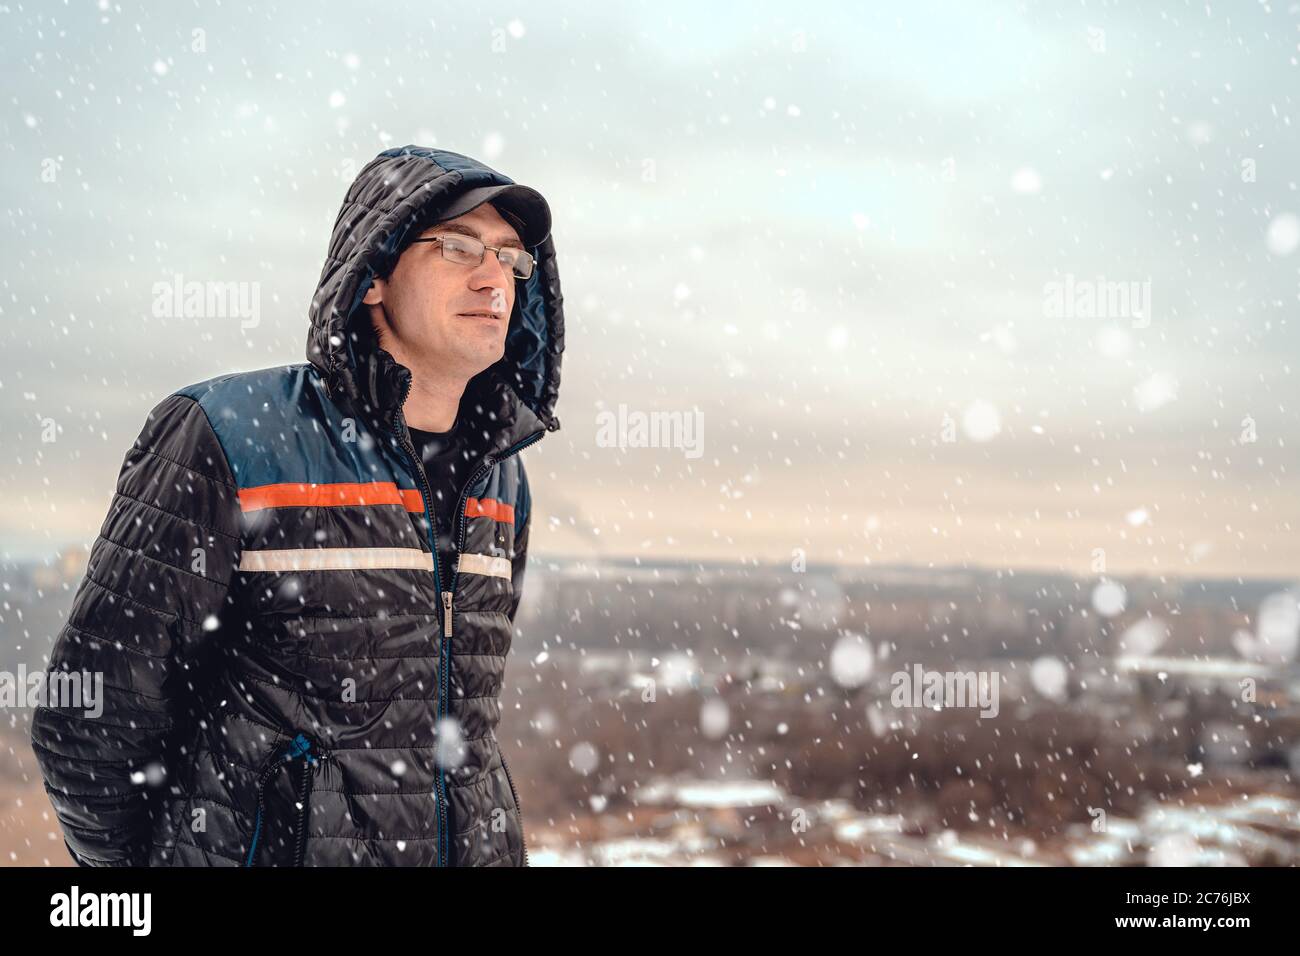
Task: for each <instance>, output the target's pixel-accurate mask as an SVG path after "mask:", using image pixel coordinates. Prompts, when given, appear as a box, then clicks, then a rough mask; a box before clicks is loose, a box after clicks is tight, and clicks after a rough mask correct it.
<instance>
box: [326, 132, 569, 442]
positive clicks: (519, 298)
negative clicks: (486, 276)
mask: <svg viewBox="0 0 1300 956" xmlns="http://www.w3.org/2000/svg"><path fill="white" fill-rule="evenodd" d="M513 183H514V180H512V179H510V178H509V177H507V176H505V175H503V174H502V173H499V172H497V171H496V170H494V169H492V168H491V167H489V166H486V165H484V164H483V163H481V162H479V161H478V160H475V159H472V158H470V157H468V156H462V155H461V154H459V153H453V152H449V151H447V150H441V149H432V148H427V147H423V146H402V147H398V148H394V149H388V150H385V151H384V152H382V153H380V154H379V155H378V156H376V157H375V158H374V159H373V160H371V161H370V162H369V163H367V164H366V166H365V168H363V169H362V170H361V172H360V173H358V174H357V178H356V180H355V181H353V183H352V185H351V187H350V188H349V189H348V192H347V196H346V197H345V198H344V200H343V206H342V208H341V209H340V210H339V214H338V218H337V219H336V220H335V222H334V231H333V234H332V235H331V236H330V244H329V252H328V254H327V255H326V258H325V266H324V268H323V269H322V271H321V276H320V281H319V282H318V283H317V286H316V293H315V295H314V296H313V297H312V304H311V310H310V316H311V330H310V332H309V333H308V337H307V358H308V360H309V361H310V362H311V363H312V365H314V366H316V368H318V369H319V370H320V372H321V374H322V376H323V377H324V379H325V381H326V383H327V386H328V388H329V391H330V394H331V395H337V396H344V397H346V398H347V399H348V400H350V401H352V402H354V403H357V404H358V405H359V406H360V408H361V410H362V411H363V412H365V413H366V414H367V415H368V416H371V417H373V418H375V419H378V420H379V421H381V422H385V423H386V422H388V421H390V420H391V418H392V416H393V415H394V413H395V412H396V411H397V409H398V407H399V406H400V403H401V402H402V400H403V397H404V396H405V394H406V390H407V388H408V387H409V384H410V377H411V372H410V370H409V369H407V368H406V367H405V366H403V365H400V364H398V363H397V362H396V360H395V359H393V357H392V355H390V354H389V353H388V352H387V351H385V350H384V349H381V348H379V345H378V341H377V340H376V337H375V332H374V329H373V326H372V325H371V322H370V317H369V315H368V313H367V311H366V309H365V307H364V306H363V305H362V303H361V300H362V298H363V297H364V296H365V294H366V291H367V290H368V289H369V288H370V286H371V284H372V282H373V281H374V279H375V277H376V276H382V275H387V274H388V272H389V270H390V269H392V267H393V266H394V265H395V264H396V262H397V257H398V251H399V250H400V249H401V248H402V246H403V243H404V242H405V239H406V237H407V235H408V234H409V235H415V234H418V233H419V232H421V231H422V230H424V229H426V228H427V227H428V226H430V225H432V224H433V223H435V222H437V221H439V220H440V219H441V218H442V216H441V212H442V210H443V209H445V208H446V207H447V205H448V204H449V203H450V202H451V201H452V200H453V199H455V198H456V197H457V196H459V195H461V194H462V193H464V192H465V191H466V190H469V189H476V188H480V187H483V186H494V185H509V184H513ZM528 251H529V252H530V253H532V255H533V256H534V258H535V259H536V263H537V264H536V267H535V268H534V270H533V274H532V275H531V276H530V277H529V278H528V279H527V280H523V281H521V282H519V283H518V291H517V293H516V295H515V304H514V310H513V311H512V312H511V314H510V325H509V328H508V330H507V332H506V346H505V354H504V355H503V356H502V358H501V360H500V361H499V362H497V363H496V364H494V365H492V366H491V367H490V368H488V369H486V370H484V371H483V372H481V373H479V375H477V376H475V377H474V379H472V380H471V381H470V384H469V387H468V388H467V389H466V392H467V395H470V394H472V395H474V396H475V400H476V403H477V405H478V406H480V407H482V408H483V409H484V410H485V413H486V416H487V418H486V419H485V420H488V421H491V422H493V426H492V429H491V430H492V432H493V435H492V438H493V440H492V442H491V444H492V445H493V446H494V447H503V446H505V445H509V444H513V443H514V442H516V441H518V440H520V439H522V438H524V437H527V436H528V435H530V434H532V433H534V432H536V431H538V430H539V429H545V430H546V431H556V430H558V429H559V427H560V422H559V419H558V418H556V416H555V402H556V399H557V397H558V395H559V389H560V356H561V353H562V352H563V351H564V308H563V297H562V296H561V294H560V278H559V273H558V271H557V268H556V262H555V245H554V242H553V239H552V238H551V237H550V236H548V237H547V238H546V239H545V240H543V241H542V242H541V243H540V244H539V245H537V246H535V247H533V248H530V249H529V250H528ZM463 407H465V406H464V402H462V408H463Z"/></svg>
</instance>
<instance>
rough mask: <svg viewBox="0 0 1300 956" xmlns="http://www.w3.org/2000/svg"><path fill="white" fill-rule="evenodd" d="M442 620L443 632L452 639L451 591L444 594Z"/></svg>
mask: <svg viewBox="0 0 1300 956" xmlns="http://www.w3.org/2000/svg"><path fill="white" fill-rule="evenodd" d="M442 619H443V630H445V631H446V632H447V636H448V637H451V592H450V591H443V592H442Z"/></svg>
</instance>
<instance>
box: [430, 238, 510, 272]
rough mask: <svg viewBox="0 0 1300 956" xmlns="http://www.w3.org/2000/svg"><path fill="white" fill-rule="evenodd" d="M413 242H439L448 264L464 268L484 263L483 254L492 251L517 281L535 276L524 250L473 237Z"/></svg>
mask: <svg viewBox="0 0 1300 956" xmlns="http://www.w3.org/2000/svg"><path fill="white" fill-rule="evenodd" d="M411 241H412V242H438V243H441V244H442V257H443V258H444V259H446V260H447V261H448V262H455V263H457V264H458V265H462V266H476V265H478V264H479V263H480V262H482V261H483V254H484V253H485V252H486V251H487V250H488V249H491V250H492V251H493V252H495V253H496V254H497V261H498V262H500V263H501V264H502V265H503V266H505V267H506V270H507V271H508V272H510V273H512V274H513V275H514V277H515V278H516V279H527V278H528V277H529V276H531V275H532V274H533V257H532V256H530V255H529V254H528V253H526V252H524V250H522V249H519V248H516V247H514V246H489V245H486V244H484V243H482V242H480V241H479V240H477V239H475V238H474V237H473V236H455V235H452V236H431V237H429V238H428V239H413V240H411Z"/></svg>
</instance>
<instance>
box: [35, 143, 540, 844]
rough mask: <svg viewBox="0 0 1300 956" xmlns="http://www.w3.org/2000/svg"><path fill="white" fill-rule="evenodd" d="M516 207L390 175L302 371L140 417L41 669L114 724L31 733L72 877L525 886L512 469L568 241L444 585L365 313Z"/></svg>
mask: <svg viewBox="0 0 1300 956" xmlns="http://www.w3.org/2000/svg"><path fill="white" fill-rule="evenodd" d="M509 182H511V180H510V179H508V178H506V177H505V176H503V175H501V174H500V173H498V172H496V171H494V170H492V169H489V168H488V167H486V166H483V165H482V164H481V163H478V162H476V161H475V160H472V159H469V158H467V157H464V156H460V155H458V154H455V153H449V152H446V151H442V150H432V149H424V148H419V147H410V146H408V147H404V148H401V149H393V150H388V151H386V152H384V153H382V154H380V155H379V156H378V157H376V159H375V160H374V161H372V162H371V163H369V164H368V165H367V166H366V167H365V168H364V169H363V170H362V171H361V173H360V175H359V176H358V177H357V180H356V182H354V183H353V185H352V187H351V188H350V189H349V191H348V194H347V198H346V200H345V202H344V204H343V208H342V210H341V211H340V213H339V216H338V220H337V222H336V224H335V227H334V234H333V237H332V239H331V241H330V248H329V256H328V258H327V260H326V263H325V268H324V270H323V272H322V274H321V279H320V284H319V287H318V288H317V291H316V295H315V298H314V300H313V302H312V307H311V332H310V335H309V340H308V350H307V354H308V358H309V359H310V362H307V363H302V364H298V365H289V366H280V367H276V368H268V369H263V370H260V371H256V372H245V373H240V374H234V375H225V376H221V377H219V378H215V379H212V380H210V381H207V382H203V383H200V384H197V385H192V386H189V387H187V388H183V389H180V390H179V391H177V392H176V393H175V394H173V395H170V396H168V397H167V398H165V399H164V400H163V401H162V402H160V403H159V404H158V406H157V407H156V408H154V409H153V411H152V412H151V413H150V415H149V420H148V422H147V423H146V425H145V426H144V429H143V431H142V432H141V434H140V437H139V438H138V439H137V440H136V443H135V447H134V448H133V449H132V450H131V451H130V452H129V453H128V454H127V456H126V460H125V462H124V464H123V466H122V471H121V476H120V479H119V481H118V486H117V493H116V495H115V496H114V498H113V502H112V506H111V508H110V510H109V514H108V517H107V518H106V520H105V522H104V525H103V528H102V529H101V531H100V535H99V538H98V539H97V540H96V542H95V544H94V547H93V549H92V551H91V555H90V566H89V570H88V572H87V575H86V579H85V581H84V582H83V583H82V584H81V587H80V588H79V590H78V591H77V593H76V596H75V599H74V603H73V606H72V611H71V615H70V617H69V620H68V622H67V625H66V627H65V628H64V629H63V631H62V633H61V634H60V635H59V637H58V640H57V642H56V644H55V646H54V650H53V653H52V656H51V662H50V667H51V670H67V671H79V672H99V673H102V675H103V683H104V706H103V712H102V714H101V715H99V716H97V717H88V716H86V714H85V712H84V711H83V710H80V709H76V708H72V707H56V706H50V705H49V704H48V703H47V704H46V705H43V706H41V707H40V708H38V709H37V711H36V712H35V714H34V717H33V723H32V746H33V748H34V750H35V753H36V756H37V760H38V762H39V764H40V767H41V771H42V773H43V775H44V777H45V783H46V789H47V791H48V793H49V795H50V799H51V801H52V803H53V805H54V809H55V811H56V812H57V813H58V817H59V820H60V822H61V824H62V827H63V832H64V836H65V839H66V843H67V846H68V848H69V850H70V851H71V852H72V853H73V855H74V857H75V858H76V859H77V861H78V862H79V863H81V864H82V865H90V866H124V865H154V866H198V865H211V866H243V865H255V866H265V865H277V866H291V865H304V864H305V865H332V864H337V865H404V866H518V865H526V863H527V853H526V849H525V846H524V834H523V822H522V819H521V817H520V814H519V803H518V797H517V795H516V792H515V788H514V785H513V782H512V781H511V779H510V776H509V771H508V769H507V768H506V766H505V764H504V761H503V760H502V757H501V754H500V751H499V750H498V747H497V741H496V737H495V734H494V731H495V728H496V726H497V723H498V721H499V720H500V718H501V702H500V696H501V691H502V684H503V681H504V679H505V674H506V660H507V654H508V653H509V651H510V643H511V637H512V633H513V627H512V625H513V620H514V615H515V611H516V610H517V608H518V604H519V596H520V586H521V584H522V574H523V569H524V561H525V557H526V548H527V537H528V529H529V527H530V517H531V508H530V500H529V490H528V480H527V475H526V474H525V472H524V467H523V462H522V460H521V459H520V457H519V454H518V453H519V452H520V450H521V449H523V448H525V447H527V446H528V445H530V444H531V443H533V442H535V441H537V440H538V439H540V438H541V437H542V436H543V435H544V434H545V433H546V432H547V431H555V430H556V429H558V428H559V420H558V419H557V418H556V417H555V415H554V406H555V401H556V396H557V393H558V390H559V381H560V354H561V352H562V350H563V347H564V317H563V309H562V298H561V295H560V283H559V276H558V273H557V270H556V262H555V250H554V245H553V242H552V241H551V239H550V238H547V239H546V240H545V241H544V242H543V243H542V244H541V245H540V246H537V247H536V248H534V249H533V250H531V251H532V252H533V253H534V255H535V256H536V257H537V261H538V264H537V268H536V269H535V270H534V273H533V275H532V276H531V277H530V278H529V279H528V280H526V281H521V282H520V286H519V289H518V294H517V296H516V302H515V308H514V312H513V313H512V315H511V319H510V329H509V333H508V337H507V344H506V354H505V357H504V358H503V359H502V360H501V362H499V363H497V364H496V365H494V366H493V367H492V368H490V369H488V370H487V371H485V372H484V373H482V374H481V375H479V376H477V377H476V378H475V379H473V380H472V381H471V383H470V388H469V389H468V390H467V392H466V396H465V398H464V399H463V400H462V404H461V412H462V414H468V415H470V416H471V417H472V418H473V419H474V420H475V424H476V425H477V426H478V427H477V428H476V429H475V430H474V431H475V433H476V434H478V435H480V436H482V441H483V451H484V455H483V457H482V458H481V460H480V467H479V468H478V469H477V470H476V472H475V473H474V474H473V475H472V476H471V477H470V478H469V479H468V481H467V482H466V485H465V487H464V488H463V489H462V490H461V497H462V499H463V504H460V505H458V509H457V512H456V513H457V514H459V515H460V516H461V518H460V525H459V540H458V545H459V546H458V548H457V551H456V553H454V554H444V555H440V556H439V559H438V560H435V559H434V550H435V549H434V547H433V540H432V535H431V530H430V524H429V512H428V508H429V507H431V502H430V501H429V491H428V486H427V482H426V477H425V475H424V474H423V471H422V468H421V466H420V465H419V464H418V458H417V456H416V454H415V451H414V448H413V447H412V446H411V443H410V433H409V431H408V430H407V427H406V424H405V421H404V419H403V416H402V414H401V406H402V403H403V401H404V400H405V397H406V393H407V390H408V389H409V387H410V372H409V371H408V370H407V369H406V368H405V367H403V366H400V365H398V364H396V363H395V362H394V361H393V359H392V357H391V356H390V355H389V354H388V353H387V352H385V351H383V350H381V349H379V348H378V346H377V344H376V343H375V341H374V337H373V331H372V330H371V327H370V323H369V321H368V320H367V319H366V318H365V313H364V310H360V311H359V310H358V307H359V306H360V303H361V298H362V296H363V295H364V294H365V291H366V289H367V288H368V287H369V285H370V283H371V280H372V279H373V277H374V276H375V275H377V274H378V275H384V274H387V272H388V271H389V269H390V267H391V265H392V264H393V262H394V261H395V259H396V254H397V251H398V250H399V248H400V247H401V245H402V241H403V238H404V237H405V236H406V235H407V234H408V231H409V230H412V229H413V230H416V231H417V232H418V231H419V230H421V229H423V228H426V227H427V226H428V225H429V224H431V223H432V222H433V221H436V219H437V218H438V216H437V211H438V210H439V209H440V208H442V207H443V205H444V204H445V203H446V202H447V200H448V199H449V198H451V197H452V196H454V195H457V194H458V193H459V192H460V191H462V190H464V189H467V188H471V187H474V186H484V185H491V184H498V183H509ZM449 572H450V573H449ZM448 578H450V579H448Z"/></svg>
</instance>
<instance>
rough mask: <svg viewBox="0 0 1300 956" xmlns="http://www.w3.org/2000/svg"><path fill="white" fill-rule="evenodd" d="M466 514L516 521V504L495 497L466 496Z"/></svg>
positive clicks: (508, 522)
mask: <svg viewBox="0 0 1300 956" xmlns="http://www.w3.org/2000/svg"><path fill="white" fill-rule="evenodd" d="M465 516H466V517H468V518H491V519H493V520H494V521H501V522H505V523H507V524H514V523H515V508H514V505H508V504H506V503H505V502H504V501H497V500H496V499H495V498H466V499H465Z"/></svg>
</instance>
